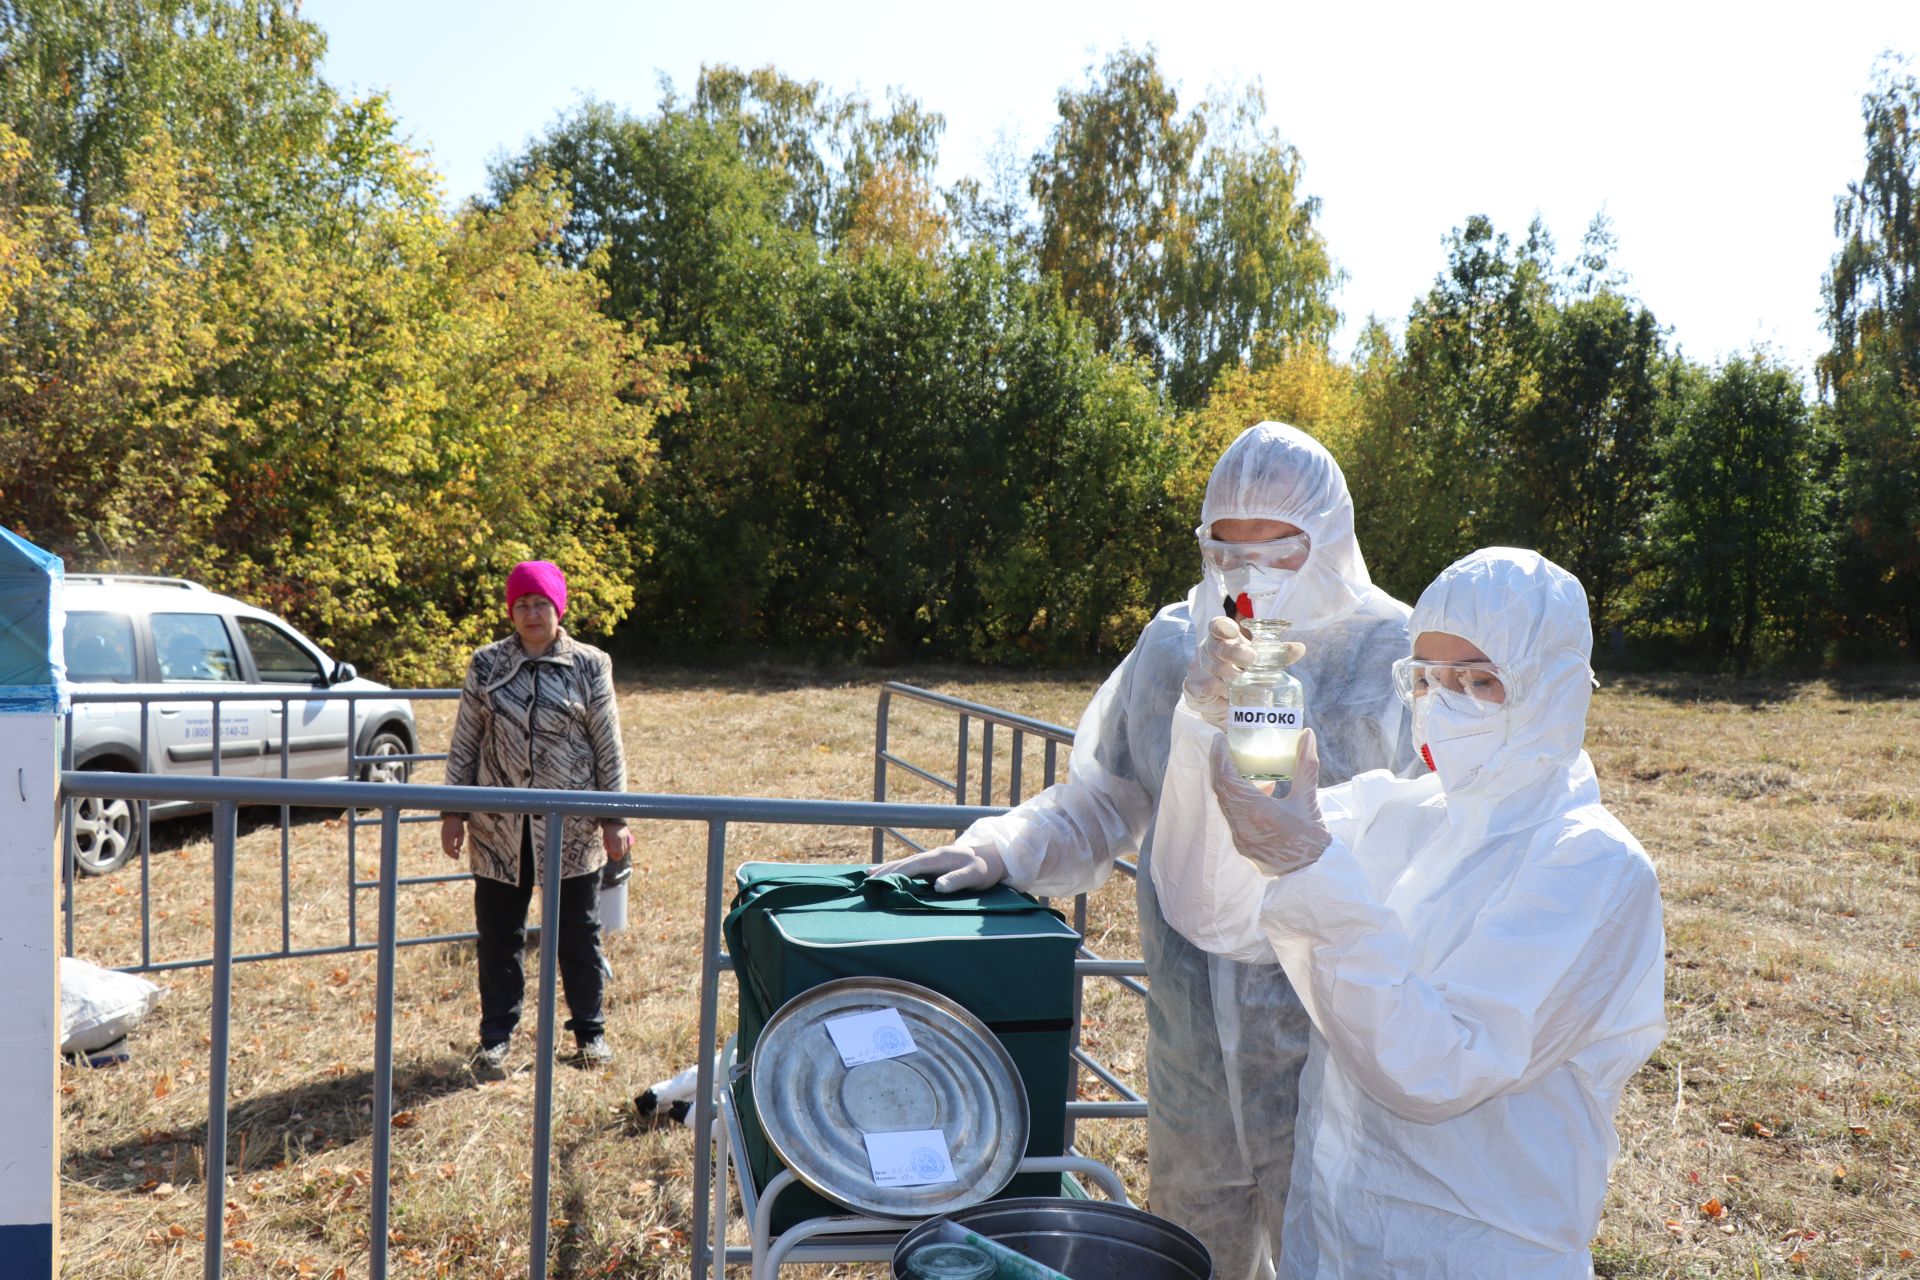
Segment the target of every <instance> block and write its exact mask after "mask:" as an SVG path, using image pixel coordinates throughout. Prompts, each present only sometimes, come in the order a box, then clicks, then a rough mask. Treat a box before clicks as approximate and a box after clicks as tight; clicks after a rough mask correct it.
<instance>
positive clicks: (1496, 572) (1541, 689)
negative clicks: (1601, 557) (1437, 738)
mask: <svg viewBox="0 0 1920 1280" xmlns="http://www.w3.org/2000/svg"><path fill="white" fill-rule="evenodd" d="M1427 631H1445V632H1450V633H1451V634H1453V635H1457V636H1460V637H1462V638H1463V639H1466V640H1469V641H1471V642H1472V643H1473V644H1474V645H1475V646H1476V647H1478V648H1479V649H1480V651H1481V652H1482V653H1484V654H1486V655H1487V657H1489V658H1491V659H1492V660H1493V661H1494V662H1496V663H1498V664H1499V665H1500V666H1501V667H1503V668H1504V669H1505V670H1506V672H1507V674H1508V677H1509V680H1508V684H1509V688H1508V691H1507V712H1506V715H1507V735H1506V742H1505V744H1504V745H1503V746H1502V747H1501V748H1500V750H1499V751H1498V752H1497V753H1495V755H1494V756H1493V758H1492V759H1491V760H1490V761H1489V762H1488V763H1487V765H1486V767H1485V768H1484V769H1483V770H1482V771H1481V774H1480V777H1479V778H1478V779H1477V780H1476V781H1475V782H1474V783H1473V784H1472V785H1471V786H1469V787H1467V788H1465V789H1464V790H1462V791H1458V792H1449V793H1448V795H1447V808H1448V815H1449V817H1450V819H1451V820H1453V821H1454V822H1456V823H1459V822H1470V823H1473V824H1475V825H1483V826H1484V829H1486V830H1487V831H1489V832H1494V831H1501V830H1512V829H1514V828H1516V827H1519V826H1524V825H1526V824H1527V823H1529V822H1531V821H1534V820H1537V818H1538V817H1540V816H1541V815H1543V814H1547V813H1552V812H1555V811H1557V808H1558V807H1559V806H1560V805H1561V804H1562V803H1563V802H1564V799H1565V797H1566V796H1567V795H1568V794H1570V793H1571V792H1574V791H1579V790H1582V789H1583V784H1585V783H1587V782H1588V781H1589V780H1590V779H1591V778H1592V776H1593V769H1592V766H1591V765H1590V764H1589V763H1587V760H1586V756H1585V753H1584V752H1583V751H1582V750H1581V743H1582V742H1583V741H1584V740H1585V738H1586V732H1587V709H1588V707H1589V706H1590V705H1591V703H1592V701H1593V669H1592V667H1591V666H1589V665H1588V659H1589V656H1590V655H1591V654H1592V652H1593V627H1592V624H1591V623H1590V621H1589V620H1588V615H1587V594H1586V591H1585V589H1584V588H1582V587H1581V585H1580V580H1579V579H1578V578H1575V577H1574V576H1573V575H1572V574H1570V573H1568V572H1567V571H1566V570H1565V569H1562V568H1561V567H1560V566H1559V565H1556V564H1554V563H1553V562H1552V561H1551V560H1548V559H1547V558H1546V557H1545V556H1542V555H1541V554H1539V553H1538V552H1536V551H1525V550H1520V549H1517V548H1514V547H1487V548H1484V549H1482V550H1479V551H1475V552H1473V553H1472V554H1471V555H1468V556H1465V557H1462V558H1461V559H1459V560H1456V561H1455V562H1454V563H1453V564H1451V565H1449V566H1447V568H1445V569H1443V570H1442V571H1441V573H1440V576H1439V577H1437V578H1435V579H1434V580H1433V583H1432V584H1431V585H1430V586H1428V587H1427V589H1426V590H1425V591H1423V592H1421V593H1420V602H1419V603H1418V604H1416V605H1415V606H1414V609H1413V617H1412V618H1411V620H1410V621H1409V623H1408V626H1407V634H1408V637H1409V639H1410V640H1411V641H1412V642H1413V643H1414V644H1415V645H1418V643H1419V639H1420V636H1421V634H1422V633H1423V632H1427ZM1553 774H1559V775H1561V776H1562V778H1563V779H1564V786H1556V785H1554V783H1553V781H1552V780H1551V778H1550V775H1553Z"/></svg>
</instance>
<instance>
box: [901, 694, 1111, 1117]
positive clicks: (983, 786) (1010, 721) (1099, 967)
mask: <svg viewBox="0 0 1920 1280" xmlns="http://www.w3.org/2000/svg"><path fill="white" fill-rule="evenodd" d="M896 700H899V701H902V702H910V703H918V704H921V705H925V706H932V707H938V708H940V709H941V710H943V711H951V712H953V713H955V714H956V715H957V716H958V717H959V723H958V727H957V730H956V733H955V737H954V742H955V750H954V766H953V777H952V778H943V777H940V776H939V775H938V774H936V773H934V772H933V771H932V770H930V769H926V768H923V767H921V766H919V765H916V764H914V763H912V762H911V761H908V760H905V759H903V758H901V757H900V756H899V755H898V754H897V753H896V752H894V751H893V749H892V747H891V745H890V744H891V738H892V727H893V704H894V702H895V701H896ZM975 720H978V721H979V722H980V726H981V728H980V777H979V784H978V785H979V802H980V803H981V804H983V805H991V804H994V803H995V798H994V785H993V780H994V730H995V729H1007V730H1010V731H1011V732H1012V735H1013V736H1012V742H1011V743H1010V756H1009V761H1008V767H1007V786H1006V792H1007V796H1006V803H1007V806H1008V807H1009V808H1011V807H1013V806H1015V805H1017V804H1019V803H1020V802H1021V801H1022V800H1024V799H1025V798H1026V793H1025V790H1024V783H1025V780H1026V775H1025V766H1026V745H1027V739H1028V738H1029V737H1031V738H1037V739H1039V740H1040V741H1041V742H1044V743H1045V744H1046V747H1045V754H1044V757H1043V762H1042V778H1043V781H1042V782H1041V786H1042V787H1043V788H1044V787H1050V786H1052V785H1053V784H1054V783H1055V782H1057V781H1058V780H1059V764H1060V761H1059V752H1060V748H1061V747H1063V746H1064V747H1067V748H1069V749H1070V748H1071V747H1072V746H1073V730H1071V729H1069V728H1066V727H1065V726H1063V725H1057V724H1049V723H1047V722H1046V721H1044V720H1035V719H1033V718H1032V717H1030V716H1022V715H1015V714H1014V713H1012V712H1010V711H1005V710H1002V709H1001V708H999V707H990V706H987V705H985V704H984V703H979V702H969V701H967V700H966V699H965V698H956V697H954V696H953V695H952V694H947V693H936V692H934V691H933V690H931V689H922V688H919V687H917V686H915V685H910V684H903V683H901V682H900V681H897V680H889V681H887V683H886V684H884V685H882V686H881V687H880V704H879V708H878V710H877V711H876V712H875V715H874V732H873V798H874V802H875V803H884V802H885V801H886V799H887V780H888V771H889V769H892V768H897V769H904V770H905V771H906V772H908V773H910V774H912V775H913V776H914V777H916V778H919V779H920V780H921V781H923V782H927V783H930V784H931V785H933V786H936V787H939V788H940V789H942V790H944V791H947V792H949V793H951V794H952V796H953V802H954V803H955V804H957V805H961V804H965V803H966V801H967V786H968V768H969V766H970V765H971V763H972V752H971V750H970V746H971V737H972V732H971V726H972V722H973V721H975ZM955 830H956V831H958V830H959V828H956V829H955ZM889 838H892V839H895V840H898V841H899V842H900V843H902V844H904V845H906V846H907V847H908V848H910V849H913V850H916V851H919V850H921V849H922V848H923V846H922V845H920V844H919V843H918V842H917V841H914V840H910V839H908V838H907V837H906V836H904V835H902V834H901V833H900V832H899V831H896V830H892V829H890V828H880V827H875V828H874V832H873V860H874V861H875V862H883V861H885V860H886V841H887V839H889ZM1114 865H1115V866H1116V867H1117V868H1119V870H1120V873H1121V874H1122V875H1124V876H1126V877H1127V878H1128V879H1129V880H1132V879H1135V878H1137V877H1138V875H1139V868H1138V866H1137V865H1136V864H1135V863H1134V862H1133V861H1132V860H1130V859H1127V858H1121V859H1119V860H1118V861H1116V862H1115V864H1114ZM1073 927H1074V930H1075V931H1076V932H1078V933H1079V934H1080V938H1081V943H1080V957H1079V960H1078V961H1077V962H1076V963H1075V965H1074V983H1073V1040H1072V1049H1071V1053H1072V1058H1073V1079H1072V1080H1071V1081H1070V1082H1069V1089H1068V1093H1067V1096H1068V1097H1070V1098H1078V1097H1079V1096H1080V1071H1081V1069H1082V1068H1085V1069H1086V1070H1088V1071H1091V1072H1092V1073H1093V1074H1094V1076H1095V1078H1097V1079H1098V1080H1099V1081H1100V1083H1101V1084H1103V1085H1105V1086H1106V1087H1107V1088H1109V1089H1111V1090H1113V1092H1114V1093H1116V1094H1118V1095H1119V1096H1120V1098H1121V1101H1120V1102H1118V1103H1103V1104H1096V1105H1099V1106H1100V1107H1102V1110H1101V1111H1100V1113H1099V1114H1100V1115H1102V1116H1103V1117H1115V1118H1124V1119H1139V1120H1144V1119H1145V1118H1146V1115H1147V1100H1146V1098H1145V1097H1143V1096H1142V1095H1141V1094H1140V1093H1139V1092H1138V1091H1136V1090H1135V1089H1134V1088H1133V1087H1132V1086H1130V1085H1128V1084H1127V1083H1126V1082H1125V1081H1124V1080H1122V1079H1121V1078H1120V1077H1119V1076H1118V1075H1117V1074H1116V1073H1115V1072H1114V1071H1113V1069H1112V1068H1110V1067H1109V1066H1107V1064H1106V1063H1104V1062H1101V1061H1100V1060H1099V1059H1097V1058H1095V1057H1093V1055H1091V1054H1090V1053H1088V1052H1087V1051H1086V1050H1085V1049H1084V1048H1082V1047H1081V1044H1080V1012H1081V1008H1082V1006H1083V1003H1084V1000H1085V995H1086V980H1087V979H1088V978H1092V977H1099V978H1111V979H1113V981H1115V982H1117V983H1119V984H1120V985H1121V986H1122V987H1124V988H1126V989H1127V990H1128V991H1131V992H1132V993H1133V994H1135V995H1137V996H1139V997H1141V998H1142V999H1145V998H1146V994H1147V989H1146V987H1145V986H1144V985H1142V984H1141V982H1140V979H1141V978H1143V977H1145V976H1146V973H1147V967H1146V963H1145V962H1144V961H1142V960H1128V959H1118V958H1108V957H1106V956H1102V955H1099V954H1097V953H1096V952H1095V951H1094V950H1093V949H1092V948H1091V947H1089V946H1087V945H1086V936H1087V895H1086V894H1084V893H1083V894H1080V895H1078V896H1076V897H1075V898H1074V900H1073ZM1082 1114H1088V1113H1087V1112H1085V1111H1076V1110H1075V1109H1074V1108H1072V1107H1070V1108H1069V1109H1068V1114H1067V1146H1068V1149H1069V1150H1072V1149H1073V1140H1074V1120H1075V1117H1076V1115H1082Z"/></svg>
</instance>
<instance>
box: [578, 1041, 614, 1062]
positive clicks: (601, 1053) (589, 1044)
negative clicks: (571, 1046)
mask: <svg viewBox="0 0 1920 1280" xmlns="http://www.w3.org/2000/svg"><path fill="white" fill-rule="evenodd" d="M575 1057H576V1060H577V1061H578V1062H579V1063H580V1065H581V1066H583V1067H604V1066H607V1065H608V1064H610V1063H611V1062H612V1061H613V1046H612V1045H610V1044H608V1043H607V1038H606V1037H605V1036H593V1037H591V1038H590V1039H586V1040H582V1041H580V1048H579V1052H578V1053H577V1054H576V1055H575Z"/></svg>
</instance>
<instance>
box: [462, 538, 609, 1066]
mask: <svg viewBox="0 0 1920 1280" xmlns="http://www.w3.org/2000/svg"><path fill="white" fill-rule="evenodd" d="M506 612H507V621H508V622H509V623H511V624H512V626H513V634H512V635H510V636H508V637H507V638H506V639H504V640H499V641H495V642H494V643H493V644H490V645H487V646H485V647H484V648H481V649H479V650H478V651H476V652H475V653H474V655H473V658H472V660H471V661H470V662H468V664H467V677H466V680H465V681H464V682H463V683H462V684H461V686H460V711H459V716H458V718H457V719H456V720H455V722H454V727H453V744H452V746H451V747H450V748H449V750H448V754H447V782H448V784H449V785H451V786H456V787H470V786H482V787H517V788H540V789H554V790H567V791H625V790H626V789H627V764H626V755H625V753H624V751H623V750H622V748H621V744H620V712H619V708H618V706H617V705H616V703H615V701H614V693H613V662H612V660H611V659H610V658H608V657H607V655H606V654H605V653H603V652H601V651H600V650H599V649H596V648H594V647H593V646H592V645H589V644H582V643H581V642H580V641H578V640H575V639H574V638H573V637H572V636H570V635H568V634H567V630H566V628H565V627H563V626H561V625H560V620H561V619H562V618H563V617H565V616H566V612H567V578H566V575H565V574H564V573H562V572H561V571H560V568H559V566H557V565H555V564H553V563H552V562H551V561H547V560H527V561H523V562H522V563H520V564H517V565H515V566H514V567H513V570H512V572H510V573H509V574H507V589H506ZM562 823H563V829H562V832H561V836H560V876H561V879H560V920H559V935H560V942H559V946H560V980H561V984H562V986H563V987H564V989H565V991H566V995H567V1009H568V1011H569V1012H570V1013H571V1014H572V1017H571V1018H569V1019H568V1021H567V1029H568V1030H569V1031H571V1032H573V1035H574V1039H575V1041H576V1043H577V1044H578V1045H579V1057H580V1061H581V1062H582V1063H583V1064H584V1065H589V1066H592V1065H599V1064H604V1063H607V1062H610V1061H612V1059H613V1051H612V1050H611V1049H610V1048H609V1047H608V1045H607V1039H606V1026H605V1024H604V1023H603V1022H602V1020H601V1010H600V1000H601V994H602V990H603V984H604V981H605V973H606V971H605V969H604V967H603V963H602V960H601V956H600V917H599V883H600V868H601V867H602V865H603V864H604V863H606V862H607V861H608V860H613V861H619V860H620V859H623V858H625V857H626V856H627V853H628V850H629V849H630V848H631V847H632V844H633V837H632V836H631V835H630V834H629V833H628V831H627V824H626V822H625V821H624V820H620V819H614V820H609V821H604V822H602V821H596V820H595V819H593V818H572V817H570V818H565V819H563V820H562ZM545 827H546V820H545V819H544V818H538V817H529V816H524V815H521V814H513V813H481V812H474V813H469V814H461V813H447V814H442V815H441V818H440V846H441V848H442V849H443V850H444V851H445V853H446V855H447V856H448V857H449V858H455V859H457V858H459V857H460V855H461V853H462V851H463V850H464V851H465V852H466V854H467V862H468V865H469V866H470V867H471V868H472V870H473V918H474V927H475V929H476V930H477V931H478V933H479V935H480V937H479V941H478V944H477V953H478V960H479V970H480V1047H479V1050H478V1051H477V1053H476V1055H475V1060H476V1062H477V1064H478V1065H481V1066H484V1067H487V1068H490V1069H494V1070H498V1069H499V1068H501V1067H503V1066H504V1065H505V1063H506V1058H507V1048H508V1044H509V1042H510V1041H511V1039H512V1037H513V1030H514V1027H515V1026H517V1025H518V1024H519V1021H520V1005H521V1000H522V998H523V996H524V993H525V990H526V973H525V970H524V969H523V967H522V965H521V959H520V957H521V955H522V953H523V952H524V951H525V949H526V941H527V904H528V903H529V901H531V899H532V896H533V889H534V886H535V885H537V884H539V883H540V867H539V862H538V859H536V858H535V856H534V851H535V850H537V849H538V850H544V849H545V848H546V832H545ZM469 836H471V839H469V838H468V837H469Z"/></svg>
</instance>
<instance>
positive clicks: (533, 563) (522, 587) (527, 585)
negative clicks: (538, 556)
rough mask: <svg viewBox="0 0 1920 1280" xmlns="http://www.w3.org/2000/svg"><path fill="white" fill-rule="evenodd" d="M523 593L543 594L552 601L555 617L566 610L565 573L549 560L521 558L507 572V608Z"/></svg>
mask: <svg viewBox="0 0 1920 1280" xmlns="http://www.w3.org/2000/svg"><path fill="white" fill-rule="evenodd" d="M524 595H538V596H545V597H546V598H547V599H549V600H551V601H553V612H554V614H555V616H556V617H564V616H566V612H567V575H566V574H564V573H562V572H560V566H559V565H557V564H555V563H554V562H553V561H551V560H522V561H521V562H520V563H519V564H517V565H515V566H513V569H512V570H511V571H510V572H509V573H508V574H507V608H509V609H511V608H513V602H514V601H515V600H518V599H519V598H520V597H521V596H524Z"/></svg>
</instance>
